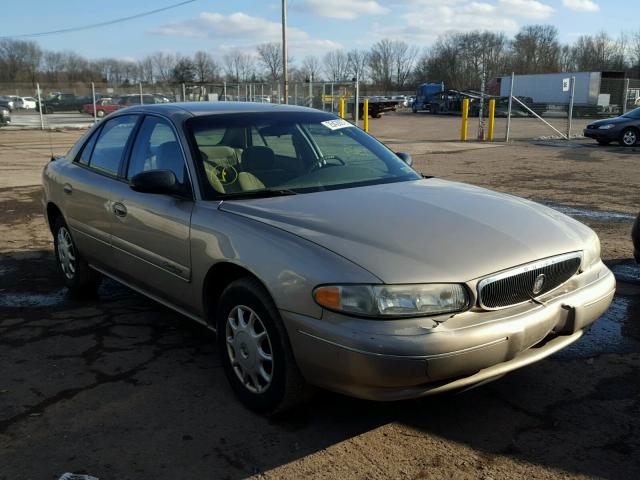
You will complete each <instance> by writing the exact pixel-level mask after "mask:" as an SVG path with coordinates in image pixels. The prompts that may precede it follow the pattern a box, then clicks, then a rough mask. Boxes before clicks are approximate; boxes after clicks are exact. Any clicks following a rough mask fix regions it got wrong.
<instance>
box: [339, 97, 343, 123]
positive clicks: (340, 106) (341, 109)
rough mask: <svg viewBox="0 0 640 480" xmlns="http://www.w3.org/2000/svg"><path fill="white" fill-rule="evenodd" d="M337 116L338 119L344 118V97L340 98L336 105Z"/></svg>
mask: <svg viewBox="0 0 640 480" xmlns="http://www.w3.org/2000/svg"><path fill="white" fill-rule="evenodd" d="M338 115H339V116H340V118H344V97H340V103H339V104H338Z"/></svg>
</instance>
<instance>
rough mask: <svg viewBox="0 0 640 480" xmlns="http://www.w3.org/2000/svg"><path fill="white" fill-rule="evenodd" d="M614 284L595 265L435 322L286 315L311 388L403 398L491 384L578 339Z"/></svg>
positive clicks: (367, 396) (607, 300) (606, 301)
mask: <svg viewBox="0 0 640 480" xmlns="http://www.w3.org/2000/svg"><path fill="white" fill-rule="evenodd" d="M614 293H615V279H614V277H613V274H612V273H611V272H610V271H609V269H608V268H607V267H606V266H605V265H604V264H603V263H602V262H598V264H597V265H594V266H593V267H592V268H591V269H589V270H588V271H586V272H583V273H581V274H580V275H577V276H575V277H574V278H573V279H571V280H570V281H569V282H567V283H566V284H565V285H563V286H561V287H560V288H559V289H557V290H555V291H553V292H550V293H548V294H547V295H546V296H544V297H542V298H540V299H539V300H540V301H541V302H543V303H544V305H541V304H535V303H533V302H530V303H527V304H524V305H519V306H516V307H512V308H508V309H504V310H498V311H481V310H471V311H468V312H464V313H462V314H459V315H456V316H454V317H451V318H449V319H447V320H446V321H445V322H442V323H440V322H439V320H443V319H442V318H436V319H435V320H434V318H433V317H427V318H421V319H405V320H386V321H381V320H365V319H357V318H352V317H347V316H344V315H339V314H335V313H332V312H325V313H324V315H323V318H322V319H315V318H310V317H306V316H303V315H298V314H294V313H291V312H282V317H283V319H284V321H285V325H286V327H287V330H288V333H289V338H290V339H291V345H292V348H293V351H294V354H295V356H296V360H297V363H298V366H299V368H300V370H301V372H302V374H303V375H304V376H305V378H306V379H307V381H308V382H309V383H312V384H315V385H318V386H322V387H325V388H328V389H330V390H334V391H338V392H341V393H345V394H348V395H351V396H355V397H360V398H365V399H370V400H401V399H406V398H415V397H421V396H425V395H430V394H434V393H440V392H444V391H447V390H453V389H463V388H466V387H470V386H472V385H475V384H479V383H482V382H486V381H490V380H493V379H495V378H498V377H500V376H502V375H504V374H505V373H507V372H510V371H512V370H515V369H517V368H520V367H523V366H525V365H528V364H531V363H533V362H536V361H538V360H541V359H543V358H545V357H547V356H549V355H551V354H553V353H555V352H557V351H558V350H561V349H562V348H564V347H566V346H568V345H570V344H571V343H573V342H574V341H576V340H578V339H579V338H580V337H581V336H582V334H583V331H584V329H585V328H586V327H588V326H589V325H590V324H591V323H593V322H594V321H595V320H596V319H597V318H598V317H600V316H601V315H602V314H603V313H604V312H605V311H606V310H607V308H608V307H609V304H610V303H611V300H612V299H613V295H614Z"/></svg>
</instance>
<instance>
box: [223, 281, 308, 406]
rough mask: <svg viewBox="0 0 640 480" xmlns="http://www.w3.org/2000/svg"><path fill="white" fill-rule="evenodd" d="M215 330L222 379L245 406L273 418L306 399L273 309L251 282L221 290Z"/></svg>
mask: <svg viewBox="0 0 640 480" xmlns="http://www.w3.org/2000/svg"><path fill="white" fill-rule="evenodd" d="M216 327H217V332H218V334H217V340H218V348H219V351H220V357H221V360H222V366H223V368H224V372H225V375H226V376H227V380H228V381H229V383H230V384H231V387H232V389H233V391H234V392H235V394H236V396H237V397H238V398H239V399H240V401H241V402H242V403H243V404H244V405H245V406H246V407H248V408H249V409H251V410H253V411H255V412H258V413H263V414H269V415H274V414H277V413H281V412H283V411H285V410H287V409H289V408H291V407H293V406H295V405H297V404H298V403H300V402H301V401H302V400H303V399H304V398H305V397H306V394H307V393H308V390H309V389H308V386H307V385H306V382H305V381H304V378H303V377H302V374H301V373H300V371H299V370H298V366H297V365H296V362H295V358H294V356H293V352H292V350H291V346H290V344H289V337H288V336H287V331H286V329H285V327H284V325H283V323H282V320H281V319H280V314H279V313H278V309H277V308H276V306H275V304H274V303H273V300H272V299H271V297H270V296H269V293H268V292H267V291H266V290H265V288H264V287H263V286H262V285H261V284H260V282H258V281H257V280H256V279H255V278H252V277H245V278H241V279H239V280H236V281H234V282H232V283H231V284H230V285H229V286H227V288H225V290H224V292H222V295H221V297H220V301H219V303H218V311H217V321H216ZM256 336H260V338H259V339H257V340H256ZM268 358H270V360H269V359H268ZM262 372H264V373H265V374H266V375H262Z"/></svg>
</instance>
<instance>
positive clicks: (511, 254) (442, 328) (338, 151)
mask: <svg viewBox="0 0 640 480" xmlns="http://www.w3.org/2000/svg"><path fill="white" fill-rule="evenodd" d="M410 164H411V161H410V157H409V156H408V155H406V154H396V153H394V152H392V151H390V150H389V149H388V148H386V147H385V146H384V145H382V144H381V143H379V142H378V141H377V140H375V139H374V138H373V137H371V136H369V135H367V134H366V133H364V132H363V131H362V130H360V129H358V128H356V127H354V126H353V125H352V124H351V123H349V122H347V121H345V120H342V119H340V118H337V117H335V116H334V115H332V114H329V113H324V112H320V111H317V110H312V109H308V108H300V107H291V106H285V105H274V104H260V103H252V104H248V103H247V104H243V103H233V104H230V103H226V102H220V103H187V104H163V105H141V106H136V107H131V108H127V109H124V110H119V111H117V112H115V113H114V114H112V115H109V116H108V117H106V118H105V119H104V120H103V121H101V122H100V123H99V124H97V125H95V126H94V127H93V128H91V129H90V130H89V131H88V132H87V133H86V134H85V135H84V136H83V137H82V139H81V140H80V141H78V143H77V144H76V145H75V146H74V147H73V148H72V149H71V150H70V151H69V152H68V154H67V155H66V156H65V157H64V158H60V159H57V160H54V161H52V162H50V163H49V164H48V165H47V166H46V168H45V169H44V173H43V184H44V197H43V198H44V208H45V212H46V218H47V220H48V223H49V225H50V227H51V231H52V233H53V238H54V243H55V253H56V259H57V263H58V266H59V270H60V272H61V278H62V279H63V281H64V283H65V284H66V286H67V287H68V288H69V289H70V291H71V292H72V293H73V294H75V295H83V294H91V293H94V294H95V291H96V288H97V286H98V284H99V282H100V279H101V277H102V276H103V275H106V276H109V277H111V278H113V279H116V280H117V281H119V282H122V283H123V284H125V285H128V286H129V287H131V288H132V289H134V290H136V291H138V292H141V293H143V294H145V295H148V296H149V297H151V298H152V299H154V300H156V301H158V302H160V303H162V304H164V305H167V306H169V307H171V308H173V309H174V310H176V311H177V312H180V313H181V314H183V315H186V316H187V317H190V318H192V319H193V320H195V321H197V322H200V323H202V324H204V325H206V326H207V327H209V328H211V329H212V330H215V331H216V332H217V341H218V346H219V353H220V355H221V358H222V362H223V365H224V371H225V373H226V375H227V378H228V379H229V382H230V384H231V386H232V388H233V389H234V391H235V392H236V394H237V396H238V397H239V398H240V400H241V401H242V402H244V403H245V404H246V405H247V406H248V407H250V408H252V409H254V410H257V411H260V412H274V411H278V410H282V409H285V408H286V407H288V406H290V405H292V404H294V403H295V402H296V401H298V400H299V399H300V398H301V397H303V396H305V395H306V392H307V389H308V386H309V385H316V386H320V387H324V388H327V389H331V390H334V391H337V392H342V393H345V394H348V395H353V396H356V397H360V398H365V399H373V400H397V399H406V398H414V397H420V396H423V395H429V394H433V393H437V392H443V391H446V390H453V389H455V390H462V389H465V388H468V387H471V386H473V385H477V384H480V383H484V382H486V381H489V380H493V379H496V378H498V377H500V376H502V375H504V374H505V373H507V372H509V371H511V370H514V369H516V368H519V367H523V366H525V365H528V364H530V363H533V362H535V361H538V360H540V359H542V358H544V357H547V356H549V355H551V354H552V353H554V352H557V351H558V350H560V349H562V348H564V347H566V346H568V345H570V344H571V343H573V342H574V341H576V340H578V339H579V338H580V337H581V336H582V335H583V333H584V330H585V328H587V327H588V326H589V325H590V324H591V323H592V322H593V321H594V320H596V319H597V318H598V317H599V316H600V315H602V313H603V312H604V311H605V310H606V309H607V307H608V306H609V304H610V302H611V300H612V297H613V295H614V290H615V281H614V277H613V275H612V274H611V272H610V271H609V270H608V269H607V267H606V266H605V265H604V264H603V263H602V261H601V260H600V243H599V240H598V237H597V236H596V234H595V233H594V232H593V231H592V230H591V229H589V228H588V227H586V226H585V225H583V224H581V223H579V222H577V221H575V220H573V219H571V218H569V217H567V216H565V215H563V214H561V213H558V212H557V211H554V210H552V209H550V208H547V207H544V206H542V205H538V204H536V203H533V202H530V201H527V200H523V199H520V198H517V197H513V196H510V195H505V194H501V193H496V192H493V191H490V190H486V189H483V188H478V187H474V186H471V185H465V184H461V183H454V182H449V181H445V180H441V179H438V178H430V177H422V176H421V175H419V174H417V173H416V172H415V171H414V170H413V169H412V168H411V166H410Z"/></svg>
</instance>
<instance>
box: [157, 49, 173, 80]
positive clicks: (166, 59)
mask: <svg viewBox="0 0 640 480" xmlns="http://www.w3.org/2000/svg"><path fill="white" fill-rule="evenodd" d="M151 61H152V62H153V69H154V74H155V75H156V76H157V79H158V80H159V81H160V82H162V83H169V82H170V81H171V74H172V72H173V68H174V67H175V66H176V61H177V60H176V57H175V55H171V54H168V53H164V52H155V53H152V54H151Z"/></svg>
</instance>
